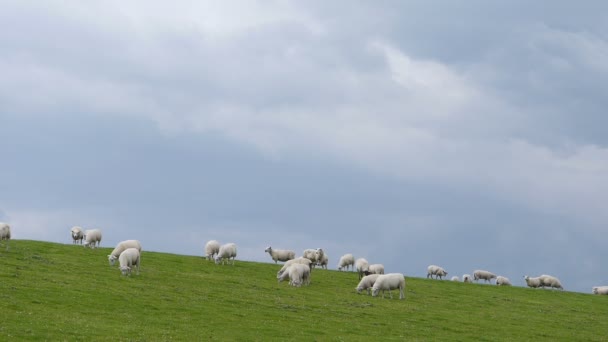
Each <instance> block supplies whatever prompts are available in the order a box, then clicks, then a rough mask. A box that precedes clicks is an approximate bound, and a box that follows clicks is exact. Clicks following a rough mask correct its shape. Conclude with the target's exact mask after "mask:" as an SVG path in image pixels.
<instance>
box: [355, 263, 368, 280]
mask: <svg viewBox="0 0 608 342" xmlns="http://www.w3.org/2000/svg"><path fill="white" fill-rule="evenodd" d="M355 269H356V270H357V272H359V280H361V278H363V275H364V274H365V272H366V271H368V270H369V262H367V260H365V259H364V258H359V259H357V261H355Z"/></svg>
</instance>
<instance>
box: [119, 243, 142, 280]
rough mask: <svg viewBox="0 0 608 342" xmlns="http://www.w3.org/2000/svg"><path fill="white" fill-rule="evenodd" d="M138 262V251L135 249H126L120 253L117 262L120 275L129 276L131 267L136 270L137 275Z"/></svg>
mask: <svg viewBox="0 0 608 342" xmlns="http://www.w3.org/2000/svg"><path fill="white" fill-rule="evenodd" d="M139 261H140V258H139V250H137V248H127V249H125V250H124V251H123V252H122V253H120V256H119V257H118V262H119V264H120V272H121V273H122V275H131V271H132V270H133V267H136V268H137V274H139Z"/></svg>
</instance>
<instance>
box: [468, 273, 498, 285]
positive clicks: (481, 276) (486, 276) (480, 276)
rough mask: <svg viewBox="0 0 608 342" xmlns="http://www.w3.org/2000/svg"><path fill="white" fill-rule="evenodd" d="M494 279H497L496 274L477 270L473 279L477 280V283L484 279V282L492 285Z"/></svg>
mask: <svg viewBox="0 0 608 342" xmlns="http://www.w3.org/2000/svg"><path fill="white" fill-rule="evenodd" d="M493 278H496V274H494V273H492V272H488V271H483V270H475V271H474V272H473V279H475V281H477V280H479V279H483V280H485V281H487V282H489V283H491V282H492V279H493Z"/></svg>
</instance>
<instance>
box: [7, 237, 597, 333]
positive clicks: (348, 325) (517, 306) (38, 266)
mask: <svg viewBox="0 0 608 342" xmlns="http://www.w3.org/2000/svg"><path fill="white" fill-rule="evenodd" d="M110 251H111V249H110V248H100V249H96V250H91V249H85V248H83V247H82V246H75V245H63V244H56V243H48V242H40V241H27V240H13V241H11V244H10V249H9V250H8V251H7V250H6V249H5V248H4V247H0V297H1V298H0V306H1V308H2V320H0V340H4V341H11V340H87V341H90V340H96V341H99V340H141V341H165V340H176V341H194V340H239V341H243V340H260V341H267V340H281V341H284V340H335V341H339V340H347V341H353V340H363V339H364V338H365V337H372V339H373V338H374V337H377V338H378V339H380V337H381V338H382V339H383V340H386V339H389V340H403V339H420V340H427V339H432V340H448V339H449V340H471V339H475V340H487V341H496V340H515V339H517V340H531V339H541V340H549V339H554V340H555V339H556V340H587V341H592V340H596V341H599V340H605V339H606V334H607V333H606V332H607V331H608V319H607V318H608V296H593V295H589V294H581V293H572V292H561V291H550V290H535V289H528V288H520V287H496V286H489V285H477V284H463V283H453V282H450V281H435V280H427V279H420V278H407V280H406V299H405V300H398V299H396V298H397V297H398V295H397V296H394V298H395V299H393V300H390V299H388V298H387V299H382V298H372V297H370V296H366V295H357V294H356V293H355V291H354V287H355V286H356V285H357V283H358V279H357V275H356V274H355V273H351V272H338V271H326V270H315V271H314V272H313V275H312V284H311V286H309V287H302V288H293V287H290V286H288V285H287V284H286V283H280V284H277V281H276V278H275V275H276V271H277V270H278V268H279V266H277V265H274V264H269V263H268V264H266V263H253V262H245V261H241V260H237V262H236V265H235V266H218V265H215V264H214V263H213V262H210V261H207V260H204V259H202V258H201V257H196V256H184V255H175V254H165V253H155V252H150V251H144V252H143V253H142V272H141V274H140V275H139V276H132V277H123V276H121V275H120V271H119V270H118V269H117V268H115V267H110V266H109V265H108V263H107V258H106V255H107V254H109V253H110ZM394 294H397V292H395V293H394Z"/></svg>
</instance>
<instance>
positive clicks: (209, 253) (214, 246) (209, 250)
mask: <svg viewBox="0 0 608 342" xmlns="http://www.w3.org/2000/svg"><path fill="white" fill-rule="evenodd" d="M219 251H220V243H219V242H217V241H216V240H209V241H207V243H206V244H205V257H207V260H213V257H214V256H215V255H217V253H219Z"/></svg>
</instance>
